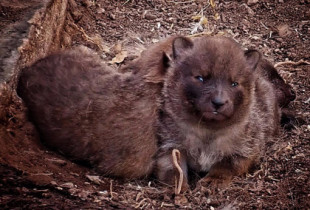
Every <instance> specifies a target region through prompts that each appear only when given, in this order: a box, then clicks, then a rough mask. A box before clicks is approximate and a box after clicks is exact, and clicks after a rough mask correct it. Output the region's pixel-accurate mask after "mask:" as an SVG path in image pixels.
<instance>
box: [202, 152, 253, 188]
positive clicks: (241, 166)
mask: <svg viewBox="0 0 310 210" xmlns="http://www.w3.org/2000/svg"><path fill="white" fill-rule="evenodd" d="M256 159H257V158H256V157H250V158H245V157H240V156H237V157H230V158H224V160H222V161H220V162H218V163H216V164H215V165H213V166H212V167H211V169H210V171H209V172H208V174H207V176H206V177H204V178H203V179H202V180H200V181H199V183H200V184H201V185H203V186H204V185H211V186H212V185H213V187H225V186H227V185H228V184H229V183H230V182H231V180H232V178H233V177H234V176H240V175H242V174H245V173H247V172H248V171H249V169H250V168H251V167H252V166H253V165H254V164H255V162H256Z"/></svg>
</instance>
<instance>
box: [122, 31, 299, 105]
mask: <svg viewBox="0 0 310 210" xmlns="http://www.w3.org/2000/svg"><path fill="white" fill-rule="evenodd" d="M175 38H177V37H176V36H173V37H169V38H167V39H164V40H163V41H160V42H158V43H156V44H154V45H153V46H150V47H149V49H147V50H145V51H143V52H142V54H141V56H140V57H139V58H138V59H136V60H134V61H132V62H131V63H129V64H128V65H126V66H124V67H122V68H121V71H123V72H126V71H128V70H133V71H134V72H139V71H142V72H143V74H145V77H146V78H147V79H148V81H152V82H156V83H160V82H163V81H164V78H165V72H166V69H167V65H168V63H167V62H168V59H167V56H171V54H172V42H173V40H174V39H175ZM257 72H259V73H260V75H261V76H262V77H264V78H265V79H266V80H267V81H269V82H271V83H272V85H273V87H274V90H275V92H276V95H277V99H278V103H279V106H280V107H287V106H288V104H289V103H290V102H291V101H293V100H294V99H295V97H296V96H295V92H294V90H293V88H292V87H291V86H290V85H289V84H287V83H286V82H285V81H284V80H283V78H282V77H281V76H280V75H279V73H278V71H277V70H276V68H274V67H273V65H272V64H271V63H270V62H269V61H268V60H266V59H264V58H263V59H261V60H260V61H259V63H258V67H257Z"/></svg>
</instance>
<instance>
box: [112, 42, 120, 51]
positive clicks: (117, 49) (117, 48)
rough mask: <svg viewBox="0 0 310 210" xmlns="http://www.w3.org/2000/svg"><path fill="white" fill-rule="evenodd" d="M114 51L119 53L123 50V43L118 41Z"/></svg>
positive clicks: (113, 48)
mask: <svg viewBox="0 0 310 210" xmlns="http://www.w3.org/2000/svg"><path fill="white" fill-rule="evenodd" d="M111 49H112V52H114V53H115V54H119V53H121V52H122V43H121V42H118V43H116V44H115V45H114V46H113V47H112V48H111Z"/></svg>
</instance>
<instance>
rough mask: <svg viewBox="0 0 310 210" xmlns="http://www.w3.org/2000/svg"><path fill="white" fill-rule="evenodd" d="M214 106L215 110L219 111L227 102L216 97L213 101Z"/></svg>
mask: <svg viewBox="0 0 310 210" xmlns="http://www.w3.org/2000/svg"><path fill="white" fill-rule="evenodd" d="M211 102H212V104H213V107H214V108H215V109H219V108H221V107H222V106H223V105H224V104H225V103H226V101H225V100H223V99H222V98H219V97H215V98H213V99H212V100H211Z"/></svg>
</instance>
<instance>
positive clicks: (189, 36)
mask: <svg viewBox="0 0 310 210" xmlns="http://www.w3.org/2000/svg"><path fill="white" fill-rule="evenodd" d="M212 33H213V32H212V31H205V32H201V33H196V34H191V35H187V36H186V37H188V38H191V37H199V36H205V35H207V36H210V35H211V34H212Z"/></svg>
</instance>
